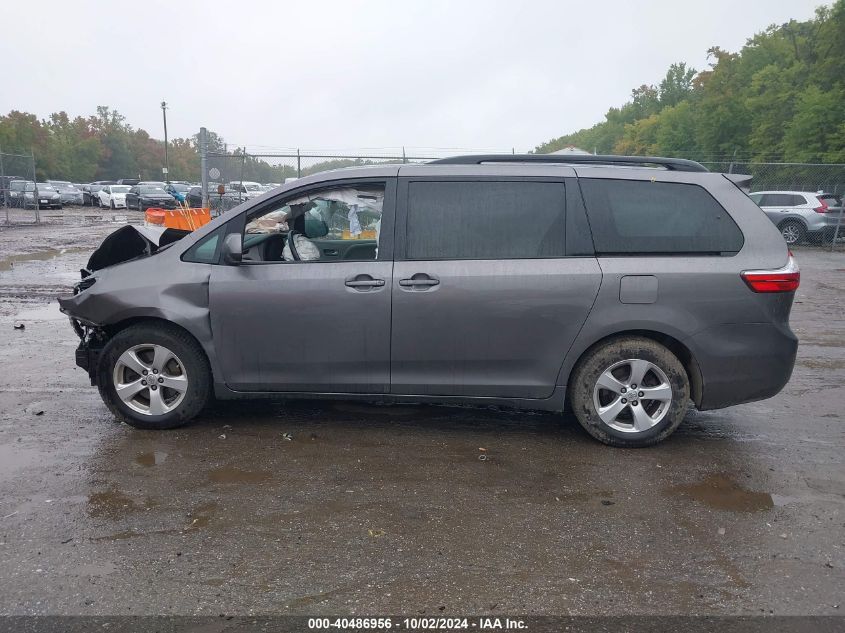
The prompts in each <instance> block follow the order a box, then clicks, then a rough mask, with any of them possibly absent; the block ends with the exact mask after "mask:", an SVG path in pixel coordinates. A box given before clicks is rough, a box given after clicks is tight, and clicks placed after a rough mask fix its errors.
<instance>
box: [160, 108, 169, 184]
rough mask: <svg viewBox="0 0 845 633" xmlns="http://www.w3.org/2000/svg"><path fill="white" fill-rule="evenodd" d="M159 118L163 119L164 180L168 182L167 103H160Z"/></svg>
mask: <svg viewBox="0 0 845 633" xmlns="http://www.w3.org/2000/svg"><path fill="white" fill-rule="evenodd" d="M161 116H162V117H163V118H164V179H165V180H166V181H167V182H170V165H168V164H167V102H166V101H162V102H161Z"/></svg>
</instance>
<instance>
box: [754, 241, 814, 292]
mask: <svg viewBox="0 0 845 633" xmlns="http://www.w3.org/2000/svg"><path fill="white" fill-rule="evenodd" d="M741 275H742V280H743V281H744V282H745V283H746V284H748V287H749V288H751V290H753V291H754V292H794V291H796V290H798V284H800V283H801V271H799V270H798V264H796V263H795V257H793V256H792V251H789V259H787V260H786V266H784V267H783V268H778V269H777V270H746V271H744V272H743V273H742V274H741Z"/></svg>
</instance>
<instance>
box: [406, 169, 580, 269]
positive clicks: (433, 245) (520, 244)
mask: <svg viewBox="0 0 845 633" xmlns="http://www.w3.org/2000/svg"><path fill="white" fill-rule="evenodd" d="M564 194H565V190H564V185H563V184H562V183H559V182H532V181H513V182H494V181H475V182H455V181H449V182H434V181H418V182H411V183H410V184H409V189H408V221H407V232H406V235H407V239H406V243H407V258H408V259H421V260H425V259H534V258H544V257H563V256H564V255H565V243H566V242H565V237H566V236H565V213H566V203H565V195H564Z"/></svg>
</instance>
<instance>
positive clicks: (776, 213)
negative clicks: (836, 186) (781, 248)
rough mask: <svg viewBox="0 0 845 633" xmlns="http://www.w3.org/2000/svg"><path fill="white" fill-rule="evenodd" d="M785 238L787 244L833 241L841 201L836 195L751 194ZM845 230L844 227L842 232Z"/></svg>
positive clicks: (840, 209)
mask: <svg viewBox="0 0 845 633" xmlns="http://www.w3.org/2000/svg"><path fill="white" fill-rule="evenodd" d="M749 195H750V196H751V199H752V200H753V201H754V202H756V203H757V205H758V206H759V207H760V208H761V209H763V212H764V213H765V214H766V215H767V216H768V217H769V219H770V220H771V221H772V222H774V223H775V226H777V227H778V229H779V230H780V232H781V235H783V239H784V240H786V243H787V244H798V243H799V242H803V241H805V240H806V241H808V242H813V243H816V244H818V243H819V242H822V241H827V240H830V239H831V238H832V237H833V233H834V231H835V230H836V224H837V222H838V221H839V216H840V215H841V213H842V201H841V199H840V198H839V197H838V196H836V195H834V194H832V193H820V192H816V193H813V192H808V191H756V192H754V193H752V194H749ZM843 231H845V227H841V228H840V233H842V232H843Z"/></svg>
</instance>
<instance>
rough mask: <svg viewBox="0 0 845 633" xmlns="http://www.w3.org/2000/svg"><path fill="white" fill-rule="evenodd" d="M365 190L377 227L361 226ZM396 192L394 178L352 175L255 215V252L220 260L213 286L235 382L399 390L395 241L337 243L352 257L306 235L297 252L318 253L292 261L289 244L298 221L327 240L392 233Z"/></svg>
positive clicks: (216, 324)
mask: <svg viewBox="0 0 845 633" xmlns="http://www.w3.org/2000/svg"><path fill="white" fill-rule="evenodd" d="M359 193H360V194H361V196H362V197H361V201H362V204H361V207H362V209H363V207H364V206H367V205H368V204H369V205H371V206H369V207H368V208H367V210H368V212H369V216H368V217H371V219H372V220H373V221H372V223H371V224H372V226H371V225H367V226H364V227H362V226H360V224H359V222H360V220H359V218H360V217H361V216H363V215H364V214H363V213H359V212H358V211H359V209H358V208H357V204H356V201H357V196H358V194H359ZM374 193H375V194H380V195H372V194H374ZM394 199H395V180H394V179H386V180H383V181H381V182H372V181H361V182H346V183H344V184H343V185H336V186H331V187H326V186H325V185H324V186H323V187H322V188H321V189H315V190H306V191H302V190H300V191H299V192H297V193H296V194H295V195H294V196H293V197H292V198H291V197H288V198H287V199H283V200H281V201H279V202H278V203H268V205H265V206H264V207H263V208H262V209H260V210H259V211H258V212H257V213H255V214H253V215H252V217H248V218H247V219H246V237H247V240H246V241H247V244H251V245H252V246H250V249H249V253H250V257H251V259H250V260H249V261H245V262H244V263H242V264H241V265H239V266H226V265H218V266H213V267H212V268H213V270H212V274H211V279H210V287H209V307H210V312H211V327H212V332H213V335H214V345H215V348H216V350H217V355H218V357H219V359H220V365H221V367H222V373H223V378H224V380H225V382H226V384H227V385H228V386H229V387H230V388H232V389H234V390H237V391H304V392H323V393H387V392H388V391H389V385H390V316H391V305H390V300H391V296H390V288H391V279H392V268H393V263H392V252H391V250H392V249H391V243H390V242H391V240H389V239H385V240H383V241H382V243H381V245H380V246H381V248H378V249H376V248H375V247H373V248H360V249H351V248H342V247H338V248H337V249H335V250H341V251H343V253H344V254H346V255H348V256H347V257H346V258H345V259H341V258H338V257H336V256H335V253H332V252H328V253H326V252H325V251H326V250H329V251H331V250H332V249H331V248H326V247H324V244H323V243H322V242H320V244H319V245H316V244H315V245H314V246H316V248H315V247H314V246H308V245H307V244H304V243H302V242H297V244H298V245H299V248H298V249H296V251H297V253H304V254H307V255H308V256H309V257H310V258H308V259H302V260H294V261H291V258H292V257H293V255H292V254H291V251H290V249H283V248H282V247H283V245H284V244H285V241H286V240H287V239H288V238H287V235H288V229H289V228H290V229H294V230H297V229H298V230H299V231H300V232H301V233H302V235H301V236H299V238H300V239H302V237H303V236H304V237H305V238H306V239H308V240H311V239H313V240H317V241H320V240H325V239H327V238H337V239H338V240H342V239H343V238H344V237H346V238H347V239H348V240H350V241H351V240H359V239H363V238H362V235H365V234H366V235H367V236H368V237H369V236H371V235H376V234H377V233H378V229H379V228H380V227H381V226H382V225H384V226H387V225H389V226H390V227H391V232H392V213H393V200H394ZM368 201H369V202H368ZM353 207H355V208H354V209H353ZM292 209H294V211H292ZM362 209H361V210H362ZM296 214H303V215H298V216H297V215H296ZM292 215H293V216H296V217H295V218H294V217H291V216H292ZM382 216H383V217H382ZM306 220H307V221H306ZM350 222H351V224H352V225H353V227H352V230H351V231H350V230H349V228H348V226H347V225H348V224H349V223H350ZM315 227H316V228H315ZM344 231H345V232H344ZM365 231H366V233H365ZM373 231H375V232H376V233H372V232H373ZM306 246H308V247H307V248H306ZM376 255H378V258H376ZM297 256H300V255H297ZM285 258H288V259H287V260H286V259H285Z"/></svg>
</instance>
